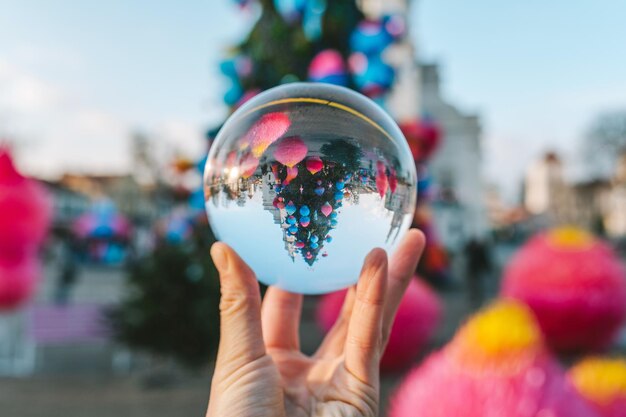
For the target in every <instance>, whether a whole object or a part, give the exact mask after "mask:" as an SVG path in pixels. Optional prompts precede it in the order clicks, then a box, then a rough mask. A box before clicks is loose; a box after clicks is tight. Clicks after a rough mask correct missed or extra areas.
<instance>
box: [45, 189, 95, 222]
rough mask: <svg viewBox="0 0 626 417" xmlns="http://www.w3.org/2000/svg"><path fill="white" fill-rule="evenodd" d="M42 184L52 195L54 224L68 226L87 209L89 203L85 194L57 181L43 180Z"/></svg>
mask: <svg viewBox="0 0 626 417" xmlns="http://www.w3.org/2000/svg"><path fill="white" fill-rule="evenodd" d="M43 184H44V185H45V186H46V188H47V189H48V191H49V192H50V195H51V196H52V203H53V212H54V219H53V222H54V225H55V226H57V227H65V226H68V225H69V224H70V223H71V222H72V221H73V220H74V219H76V218H77V217H78V216H80V215H81V214H83V213H85V212H86V211H87V210H88V209H89V207H90V204H91V203H90V201H89V197H88V196H86V195H85V194H83V193H81V192H77V191H74V190H72V189H70V188H68V187H66V186H64V185H62V184H60V183H59V182H54V181H45V182H44V183H43Z"/></svg>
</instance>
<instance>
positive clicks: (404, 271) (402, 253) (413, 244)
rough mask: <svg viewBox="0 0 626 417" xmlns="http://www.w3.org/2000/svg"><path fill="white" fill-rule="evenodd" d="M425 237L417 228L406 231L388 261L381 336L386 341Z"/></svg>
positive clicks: (413, 272)
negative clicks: (387, 278) (385, 300)
mask: <svg viewBox="0 0 626 417" xmlns="http://www.w3.org/2000/svg"><path fill="white" fill-rule="evenodd" d="M425 245H426V238H425V237H424V233H422V232H421V231H420V230H418V229H411V230H409V231H408V233H407V234H406V236H405V237H404V239H403V240H402V242H401V243H400V246H399V247H398V249H397V250H396V252H395V253H394V254H393V256H392V257H391V260H390V262H389V284H388V285H389V287H388V290H387V302H386V303H385V311H384V314H383V338H384V341H385V343H386V341H387V339H388V337H389V333H390V332H391V326H392V325H393V321H394V319H395V317H396V313H397V311H398V307H399V306H400V302H401V301H402V297H403V296H404V292H405V291H406V288H407V287H408V286H409V282H411V279H413V275H414V274H415V269H416V268H417V263H418V262H419V260H420V257H421V256H422V252H423V251H424V246H425Z"/></svg>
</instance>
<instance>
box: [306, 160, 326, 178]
mask: <svg viewBox="0 0 626 417" xmlns="http://www.w3.org/2000/svg"><path fill="white" fill-rule="evenodd" d="M322 168H324V162H323V161H322V159H321V158H320V157H319V156H312V157H310V158H307V160H306V169H307V170H308V171H309V172H310V173H311V174H312V175H315V174H316V173H318V172H319V171H321V170H322Z"/></svg>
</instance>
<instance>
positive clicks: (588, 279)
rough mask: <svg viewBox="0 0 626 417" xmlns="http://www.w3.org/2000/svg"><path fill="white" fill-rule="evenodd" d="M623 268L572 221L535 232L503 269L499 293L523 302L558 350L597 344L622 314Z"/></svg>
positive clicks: (605, 341) (625, 305)
mask: <svg viewBox="0 0 626 417" xmlns="http://www.w3.org/2000/svg"><path fill="white" fill-rule="evenodd" d="M625 278H626V271H625V270H624V267H623V266H622V265H621V263H620V261H619V259H618V258H617V256H616V254H615V253H614V252H613V251H612V250H611V248H609V247H608V246H607V245H606V244H604V243H603V242H601V241H599V240H597V239H595V238H594V237H593V236H592V235H591V234H589V233H587V232H585V231H583V230H580V229H577V228H573V227H564V228H559V229H554V230H552V231H549V232H547V233H543V234H540V235H537V236H535V237H534V238H533V239H531V240H530V241H529V242H527V243H526V244H525V245H524V246H523V247H522V249H521V250H520V251H519V252H518V253H517V254H516V255H515V256H514V257H513V259H512V260H511V262H510V263H509V264H508V265H507V268H506V270H505V272H504V280H503V287H502V294H503V295H504V296H506V297H511V298H515V299H518V300H520V301H523V302H524V303H526V304H527V305H528V306H529V307H530V308H531V309H532V310H533V311H534V313H535V315H536V316H537V320H538V321H539V325H540V326H541V329H542V330H543V332H544V334H545V336H546V339H547V341H548V343H549V345H550V346H551V347H552V348H554V349H557V350H562V351H572V350H588V349H600V348H604V347H606V346H607V345H609V344H610V343H611V342H612V341H613V339H614V338H615V336H616V335H617V332H618V330H619V329H620V327H621V325H622V324H623V323H624V321H625V320H626V279H625Z"/></svg>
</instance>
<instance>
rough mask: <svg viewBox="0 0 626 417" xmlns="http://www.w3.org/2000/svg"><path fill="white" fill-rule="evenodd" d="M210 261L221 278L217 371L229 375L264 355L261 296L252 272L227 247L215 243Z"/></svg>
mask: <svg viewBox="0 0 626 417" xmlns="http://www.w3.org/2000/svg"><path fill="white" fill-rule="evenodd" d="M211 257H212V258H213V262H214V263H215V266H216V267H217V270H218V272H219V275H220V291H221V298H220V320H221V323H220V345H219V351H218V355H217V362H218V367H217V368H218V369H220V368H222V369H223V370H224V371H225V372H228V370H229V369H239V368H240V367H241V366H243V365H245V364H247V363H249V362H251V361H254V360H255V359H258V358H260V357H262V356H263V355H265V346H264V344H263V333H262V330H261V294H260V291H259V285H258V283H257V281H256V277H255V275H254V272H252V270H251V269H250V267H249V266H248V265H246V263H245V262H244V261H243V260H242V259H241V258H240V257H239V255H237V253H236V252H235V251H234V250H232V249H231V248H230V247H229V246H228V245H226V244H224V243H221V242H217V243H215V244H214V245H213V247H212V248H211ZM231 367H232V368H231Z"/></svg>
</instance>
